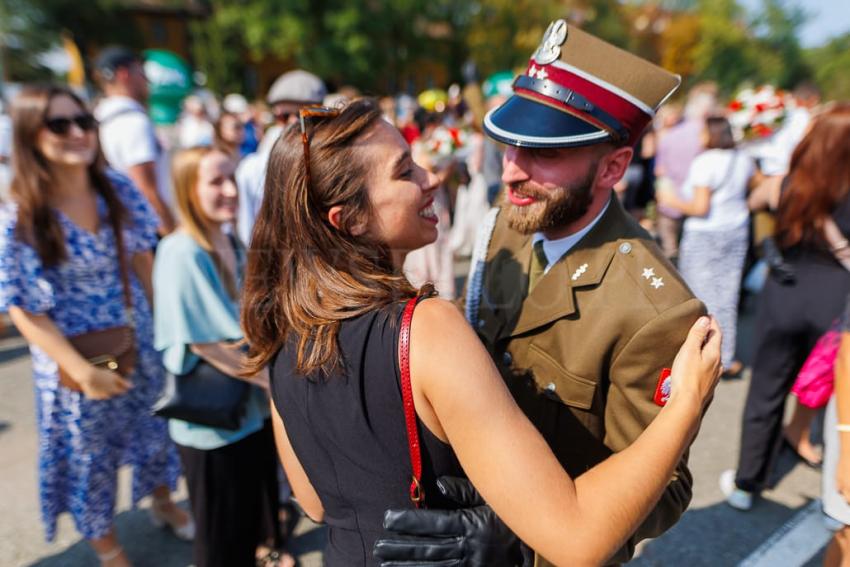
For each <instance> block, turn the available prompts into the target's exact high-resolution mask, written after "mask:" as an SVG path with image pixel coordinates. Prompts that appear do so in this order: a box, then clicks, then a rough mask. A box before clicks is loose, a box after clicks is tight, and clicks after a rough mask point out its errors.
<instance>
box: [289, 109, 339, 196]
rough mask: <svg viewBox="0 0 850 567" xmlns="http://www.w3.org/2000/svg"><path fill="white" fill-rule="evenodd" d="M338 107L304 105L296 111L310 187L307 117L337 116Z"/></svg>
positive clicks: (311, 181) (311, 183) (311, 182)
mask: <svg viewBox="0 0 850 567" xmlns="http://www.w3.org/2000/svg"><path fill="white" fill-rule="evenodd" d="M339 113H340V110H339V109H338V108H328V107H326V106H306V107H304V108H302V109H301V110H299V111H298V119H299V122H300V124H301V143H303V144H304V168H305V170H306V173H307V186H308V187H312V185H313V180H312V179H311V177H310V138H309V136H307V124H306V122H305V120H306V119H307V118H316V117H321V118H335V117H337V116H339Z"/></svg>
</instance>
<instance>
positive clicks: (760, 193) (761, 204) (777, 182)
mask: <svg viewBox="0 0 850 567" xmlns="http://www.w3.org/2000/svg"><path fill="white" fill-rule="evenodd" d="M753 179H754V180H755V181H754V183H758V185H756V186H755V188H754V189H753V190H752V191H750V196H749V198H747V205H748V206H749V207H750V210H751V211H761V210H764V209H768V210H771V211H775V210H776V208H777V207H778V206H779V197H780V196H781V195H782V176H779V175H775V176H771V177H765V176H764V175H761V174H759V175H758V177H757V178H756V176H754V177H753Z"/></svg>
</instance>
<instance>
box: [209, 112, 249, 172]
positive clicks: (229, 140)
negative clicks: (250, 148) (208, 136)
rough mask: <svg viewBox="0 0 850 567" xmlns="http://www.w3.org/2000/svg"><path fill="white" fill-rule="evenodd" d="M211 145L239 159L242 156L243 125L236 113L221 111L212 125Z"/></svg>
mask: <svg viewBox="0 0 850 567" xmlns="http://www.w3.org/2000/svg"><path fill="white" fill-rule="evenodd" d="M213 132H214V133H215V136H214V138H213V145H215V146H216V147H217V148H219V149H221V150H223V151H224V152H226V153H227V154H228V155H230V157H232V158H233V159H235V160H236V161H239V160H240V159H241V158H242V153H241V149H240V148H241V147H242V143H243V142H244V141H245V125H244V124H243V123H242V119H241V118H239V115H238V114H234V113H232V112H222V113H221V116H219V117H218V120H216V121H215V124H214V125H213Z"/></svg>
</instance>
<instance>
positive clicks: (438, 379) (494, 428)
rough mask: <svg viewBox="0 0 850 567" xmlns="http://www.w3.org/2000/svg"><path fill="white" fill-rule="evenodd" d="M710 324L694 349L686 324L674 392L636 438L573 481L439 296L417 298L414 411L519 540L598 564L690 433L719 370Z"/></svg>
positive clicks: (695, 334)
mask: <svg viewBox="0 0 850 567" xmlns="http://www.w3.org/2000/svg"><path fill="white" fill-rule="evenodd" d="M703 321H704V322H706V324H707V321H708V320H707V319H703ZM711 331H713V336H712V337H711V338H710V340H709V341H708V343H707V346H706V347H705V349H704V350H701V349H700V346H701V344H702V342H703V340H704V339H705V337H706V335H707V334H708V333H709V327H708V326H703V327H698V326H696V325H695V326H694V328H693V329H692V330H691V333H690V334H689V336H688V339H687V341H686V343H685V346H684V347H683V349H682V351H680V354H679V355H678V356H677V360H676V362H675V363H674V368H673V375H674V377H675V378H674V379H675V380H677V382H676V385H675V387H674V389H673V395H672V396H671V399H670V401H669V402H668V404H667V406H666V407H665V408H663V409H662V410H661V412H660V413H659V414H658V417H656V419H655V420H654V421H653V422H652V424H651V425H650V426H649V427H648V428H647V429H646V431H645V432H644V433H643V434H642V435H641V436H640V438H638V440H637V441H635V442H634V443H633V444H632V445H631V446H630V447H628V448H627V449H625V450H624V451H622V452H620V453H618V454H615V455H613V456H611V457H610V458H608V459H607V460H605V461H604V462H603V463H600V464H599V465H597V466H596V467H594V468H593V469H591V470H590V471H588V472H587V473H585V474H583V475H581V476H580V477H578V478H577V479H576V481H575V482H573V480H572V479H571V478H570V477H569V476H568V475H567V474H566V473H565V472H564V470H563V469H562V468H561V466H560V464H559V463H558V461H557V460H556V458H555V457H554V455H553V454H552V452H551V450H550V449H549V447H548V446H547V444H546V442H545V441H544V440H543V438H542V437H541V436H540V434H539V433H538V431H537V430H536V429H535V428H534V426H533V425H532V424H531V423H530V422H529V421H528V419H527V418H526V417H525V415H524V414H523V413H522V411H521V410H520V409H519V408H518V407H517V405H516V404H515V403H514V400H513V398H512V397H511V395H510V393H509V392H508V390H507V388H506V387H505V385H504V382H503V381H502V378H501V377H500V376H499V374H498V372H497V370H496V368H495V366H494V365H493V363H492V361H491V360H490V357H489V355H488V354H487V352H486V351H485V350H484V348H483V347H482V346H481V343H480V342H479V341H478V339H477V337H476V336H475V334H474V333H473V331H472V330H471V329H470V327H469V325H468V324H467V323H466V321H465V320H464V319H463V318H462V316H461V315H460V313H459V312H458V311H457V309H456V308H454V307H453V306H452V305H451V304H449V303H447V302H443V301H440V300H429V301H425V302H423V303H422V304H421V305H420V306H419V307H418V308H417V310H416V312H415V316H414V318H413V325H412V329H411V335H412V336H411V345H412V348H411V362H410V364H411V375H412V380H413V389H414V396H415V401H416V404H417V413H418V414H419V416H420V418H421V419H422V420H423V421H424V422H425V423H426V425H428V426H429V429H432V431H434V433H436V434H437V435H438V436H443V435H444V436H445V437H444V438H447V439H448V441H449V442H450V443H451V445H452V447H453V448H454V450H455V452H456V454H457V456H458V458H459V459H460V462H461V465H462V466H463V468H464V470H465V471H466V473H467V474H468V476H469V478H470V480H472V482H473V484H474V485H475V486H476V488H478V489H479V491H480V492H481V494H482V496H483V497H484V499H485V500H486V501H487V502H488V503H489V504H490V505H491V506H492V507H493V509H494V510H495V512H496V513H497V514H498V515H499V516H500V517H501V518H502V519H503V520H504V521H505V523H506V524H507V525H508V526H509V527H510V528H511V529H512V530H513V531H515V532H516V534H517V535H518V536H519V537H520V538H521V539H522V540H523V541H525V542H526V543H528V544H529V545H530V546H531V547H533V548H534V549H535V550H537V551H538V552H539V553H541V554H542V555H543V556H544V557H547V558H548V559H549V560H551V561H554V562H555V563H557V564H559V565H560V564H563V565H596V564H600V563H602V562H604V561H605V560H606V559H607V558H608V557H609V556H610V555H611V554H612V553H614V552H615V551H616V550H617V549H618V548H619V546H620V545H621V544H622V542H623V541H625V539H626V538H627V537H628V536H629V535H630V534H631V533H632V532H634V530H635V529H637V527H638V525H639V524H640V522H641V520H642V519H643V518H644V517H645V516H646V514H647V513H648V512H649V511H650V509H651V508H652V506H653V505H654V504H655V503H656V502H657V500H658V499H659V498H660V496H661V494H662V492H663V490H664V488H665V486H666V485H667V483H668V482H669V480H670V478H671V476H672V474H673V471H674V469H675V466H676V464H677V463H678V462H679V460H680V458H681V456H682V454H683V452H684V450H685V448H686V447H687V446H688V445H689V443H690V441H691V440H692V438H693V436H694V435H695V433H696V431H697V428H698V424H699V420H700V417H701V414H702V412H703V410H704V405H705V403H706V401H707V400H708V399H709V398H710V395H711V391H713V388H714V385H715V384H716V380H717V377H718V376H719V369H720V362H719V343H720V339H719V329H718V328H717V327H716V324H715V325H713V326H712V327H711ZM436 353H439V354H438V355H436ZM683 372H689V373H693V374H697V376H685V375H683ZM697 378H698V379H697Z"/></svg>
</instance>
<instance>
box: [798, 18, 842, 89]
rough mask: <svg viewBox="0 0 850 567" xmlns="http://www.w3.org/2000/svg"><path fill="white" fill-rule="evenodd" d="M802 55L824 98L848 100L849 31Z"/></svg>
mask: <svg viewBox="0 0 850 567" xmlns="http://www.w3.org/2000/svg"><path fill="white" fill-rule="evenodd" d="M804 57H805V59H806V61H807V62H808V64H809V66H810V67H811V68H812V69H813V70H814V79H815V81H816V82H817V84H818V85H820V87H821V88H822V89H823V95H824V99H826V100H850V32H849V33H846V34H844V35H842V36H839V37H836V38H834V39H833V40H832V41H830V42H829V43H827V44H826V45H824V46H823V47H819V48H816V49H810V50H808V51H807V52H806V53H805V54H804Z"/></svg>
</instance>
